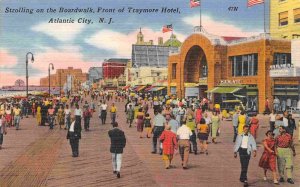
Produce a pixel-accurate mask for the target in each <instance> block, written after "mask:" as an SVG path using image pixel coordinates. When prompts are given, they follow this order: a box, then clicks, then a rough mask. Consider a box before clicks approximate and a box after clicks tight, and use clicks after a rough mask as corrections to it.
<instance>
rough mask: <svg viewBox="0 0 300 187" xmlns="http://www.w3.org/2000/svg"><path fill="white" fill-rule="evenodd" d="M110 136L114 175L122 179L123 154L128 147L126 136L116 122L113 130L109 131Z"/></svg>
mask: <svg viewBox="0 0 300 187" xmlns="http://www.w3.org/2000/svg"><path fill="white" fill-rule="evenodd" d="M108 135H109V137H110V141H111V145H110V152H111V153H112V164H113V173H114V174H117V177H118V178H120V177H121V175H120V170H121V165H122V153H123V149H124V147H125V145H126V138H125V134H124V132H123V131H122V130H121V129H119V128H118V123H117V122H114V123H113V129H112V130H110V131H108Z"/></svg>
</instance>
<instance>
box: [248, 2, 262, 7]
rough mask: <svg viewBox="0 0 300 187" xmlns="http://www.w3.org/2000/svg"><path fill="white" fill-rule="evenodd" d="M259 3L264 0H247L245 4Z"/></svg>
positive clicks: (249, 5)
mask: <svg viewBox="0 0 300 187" xmlns="http://www.w3.org/2000/svg"><path fill="white" fill-rule="evenodd" d="M261 3H264V0H248V3H247V6H248V7H251V6H254V5H257V4H261Z"/></svg>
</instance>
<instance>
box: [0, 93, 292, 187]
mask: <svg viewBox="0 0 300 187" xmlns="http://www.w3.org/2000/svg"><path fill="white" fill-rule="evenodd" d="M89 92H90V93H89ZM89 96H90V98H91V100H87V98H88V97H89ZM116 102H121V103H124V111H125V115H126V123H127V124H128V127H129V128H132V127H136V131H137V136H138V137H139V138H145V137H146V138H148V139H150V138H151V141H149V145H151V147H152V152H151V153H153V154H159V155H162V159H163V160H164V162H165V168H166V169H170V168H173V164H172V160H173V158H174V156H176V153H177V152H178V153H179V155H180V158H181V166H182V168H183V169H189V163H188V160H189V157H190V154H191V153H193V154H194V155H198V154H203V155H206V156H209V149H208V145H209V143H212V145H211V146H214V144H218V143H219V141H220V140H219V139H218V137H219V136H220V135H221V123H222V121H223V117H222V116H221V114H220V106H216V105H215V107H214V108H211V109H210V108H209V103H208V100H207V99H206V98H201V99H178V98H175V97H173V98H170V97H167V96H152V95H147V94H143V95H139V94H132V93H126V92H114V93H108V92H97V93H96V92H93V91H84V92H83V93H81V94H78V95H76V96H73V97H63V98H55V97H53V98H46V99H44V98H41V99H36V100H32V101H30V102H28V101H26V100H25V101H23V100H21V101H19V102H17V101H14V102H13V103H5V104H4V107H3V109H1V112H0V149H1V146H2V143H3V135H4V134H6V133H7V128H6V127H8V128H11V127H15V128H16V130H18V129H20V120H21V119H22V118H23V117H28V115H29V114H31V115H32V116H33V117H35V118H36V122H37V125H39V126H45V125H48V126H49V129H53V128H54V127H55V125H58V126H59V129H65V130H67V139H68V140H69V142H70V145H71V149H72V156H73V157H78V156H79V140H80V139H81V131H82V125H81V121H83V128H84V130H85V131H89V130H90V119H91V118H92V117H93V116H96V117H98V118H99V125H105V124H107V116H109V117H110V121H109V123H110V124H111V125H112V130H110V131H109V133H108V135H109V138H110V139H111V148H110V152H111V154H112V163H113V173H114V174H116V176H117V177H118V178H120V176H121V175H120V169H121V164H122V153H123V149H124V147H125V145H126V138H125V134H124V131H122V130H121V129H120V128H119V127H118V126H119V125H118V122H117V121H118V115H119V113H120V112H123V110H121V109H118V108H117V106H116V105H115V103H116ZM97 107H98V108H97ZM97 110H98V111H99V113H98V114H96V115H94V113H95V112H96V111H97ZM121 115H123V114H121ZM269 119H270V128H269V130H268V131H267V132H266V133H265V135H266V137H265V138H264V140H263V141H262V144H263V146H264V152H263V154H262V156H261V158H260V161H259V167H261V168H263V171H264V180H267V171H268V170H270V171H271V172H272V175H273V181H274V184H279V182H284V181H285V180H286V181H287V182H288V183H291V184H293V183H294V181H293V179H292V169H293V157H294V156H295V155H296V152H295V148H294V144H293V134H294V130H296V123H295V120H294V119H293V118H292V115H290V114H288V112H284V113H283V115H281V114H279V113H276V111H274V110H273V111H272V112H271V113H270V115H269ZM122 122H123V121H122ZM119 123H120V122H119ZM124 123H125V122H124ZM260 125H261V124H260V121H259V118H258V117H257V115H256V114H255V115H253V116H251V117H249V116H248V115H247V114H246V112H245V111H244V110H243V109H242V108H236V110H235V112H234V114H233V115H232V126H233V128H232V129H233V133H232V135H233V142H234V143H233V147H234V148H233V149H234V157H235V158H236V157H237V155H239V159H240V163H241V174H240V181H241V182H243V183H244V184H245V185H248V178H247V171H248V165H249V163H250V158H251V155H253V156H254V157H256V155H257V153H256V151H257V145H256V144H257V142H256V141H257V138H258V131H260ZM198 144H199V145H198ZM198 147H199V148H200V149H199V148H198ZM277 171H278V172H277ZM285 175H286V176H285ZM278 176H279V177H278ZM285 178H286V179H285Z"/></svg>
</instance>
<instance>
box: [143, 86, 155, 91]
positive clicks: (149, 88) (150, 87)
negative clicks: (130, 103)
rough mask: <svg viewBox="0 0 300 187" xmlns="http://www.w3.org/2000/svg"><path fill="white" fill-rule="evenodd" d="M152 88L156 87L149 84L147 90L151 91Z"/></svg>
mask: <svg viewBox="0 0 300 187" xmlns="http://www.w3.org/2000/svg"><path fill="white" fill-rule="evenodd" d="M152 88H154V86H149V87H148V88H146V89H145V91H147V92H148V91H150V90H151V89H152Z"/></svg>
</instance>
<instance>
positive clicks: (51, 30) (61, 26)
mask: <svg viewBox="0 0 300 187" xmlns="http://www.w3.org/2000/svg"><path fill="white" fill-rule="evenodd" d="M83 29H84V24H79V23H72V24H70V23H40V24H38V25H35V26H33V27H32V28H31V30H33V31H36V32H41V33H44V34H46V35H48V36H51V37H53V38H55V39H57V40H59V41H62V42H67V41H72V40H73V39H74V38H75V37H76V36H77V35H78V34H79V33H80V32H81V31H82V30H83Z"/></svg>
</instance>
